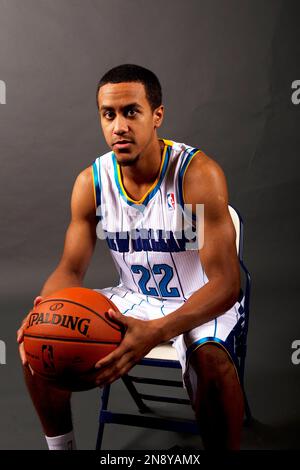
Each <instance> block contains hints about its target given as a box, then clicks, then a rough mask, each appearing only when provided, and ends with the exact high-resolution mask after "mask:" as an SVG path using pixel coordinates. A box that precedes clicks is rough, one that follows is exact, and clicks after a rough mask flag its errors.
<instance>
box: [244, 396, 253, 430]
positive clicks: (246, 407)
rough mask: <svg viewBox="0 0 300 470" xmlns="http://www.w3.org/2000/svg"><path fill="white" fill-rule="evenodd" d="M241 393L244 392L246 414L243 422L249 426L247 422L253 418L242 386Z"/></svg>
mask: <svg viewBox="0 0 300 470" xmlns="http://www.w3.org/2000/svg"><path fill="white" fill-rule="evenodd" d="M243 394H244V402H245V414H246V418H245V421H244V423H245V424H246V426H249V424H250V423H251V421H252V420H253V416H252V413H251V410H250V406H249V402H248V398H247V395H246V392H245V389H244V388H243Z"/></svg>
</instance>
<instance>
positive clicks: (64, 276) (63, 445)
mask: <svg viewBox="0 0 300 470" xmlns="http://www.w3.org/2000/svg"><path fill="white" fill-rule="evenodd" d="M97 103H98V109H99V117H100V123H101V127H102V131H103V134H104V137H105V140H106V143H107V145H108V147H109V148H110V151H109V152H108V153H105V154H104V155H101V156H100V157H98V158H96V159H95V161H93V162H92V163H91V165H90V166H89V167H87V168H86V169H84V170H83V171H82V172H81V173H80V174H79V175H78V177H77V178H76V181H75V183H74V188H73V192H72V197H71V222H70V225H69V227H68V229H67V232H66V238H65V245H64V251H63V255H62V258H61V260H60V261H59V264H58V266H57V268H56V269H55V270H54V272H53V273H52V274H51V275H50V277H49V278H48V280H47V281H46V283H45V284H44V286H43V289H42V291H41V293H40V295H39V296H38V297H37V298H36V299H35V304H37V303H38V302H39V301H40V300H41V298H43V297H44V296H47V295H50V294H51V293H52V292H54V291H56V290H58V289H61V288H65V287H71V286H82V285H83V279H84V276H85V273H86V270H87V268H88V265H89V262H90V259H91V257H92V254H93V250H94V247H95V243H96V240H97V235H98V237H99V238H106V240H107V243H108V246H109V249H110V250H111V254H112V256H113V259H114V261H115V264H116V267H117V269H118V271H119V275H120V281H119V284H118V286H115V287H107V288H103V289H95V290H99V291H100V292H102V293H103V294H105V295H106V296H107V297H109V298H110V299H112V301H113V302H114V304H115V305H116V306H117V308H118V310H117V311H113V310H110V316H111V319H112V320H114V321H115V322H117V323H121V324H123V325H124V326H125V327H126V334H125V336H124V339H123V341H122V342H121V344H120V346H119V347H118V348H117V349H116V350H115V351H114V352H112V353H111V354H109V355H108V356H107V357H105V358H103V359H102V360H100V361H99V362H98V363H97V364H96V365H95V374H93V376H92V378H91V380H93V383H94V384H95V385H96V386H104V385H105V384H109V383H112V382H113V381H115V380H117V379H118V378H119V377H121V376H122V375H123V374H126V373H127V372H128V371H129V370H130V369H131V368H132V367H133V366H134V365H135V364H136V363H138V362H139V360H140V359H141V358H143V357H144V356H145V355H146V354H147V353H148V352H149V351H150V350H151V349H152V348H153V347H155V346H156V345H158V344H159V343H161V342H166V341H169V340H171V342H172V345H173V346H174V347H175V348H176V351H177V354H178V359H179V360H180V362H181V365H182V375H183V383H184V386H185V387H186V389H187V392H188V394H189V396H190V400H191V405H192V407H193V410H194V412H195V416H196V419H197V421H198V422H199V424H200V425H201V430H202V440H203V444H204V447H205V449H239V448H240V444H241V430H242V423H243V416H244V399H243V393H242V388H241V385H240V382H239V374H238V364H237V360H236V355H235V350H234V345H235V336H236V335H238V334H239V332H240V331H241V328H242V325H243V298H242V292H241V290H240V271H239V262H238V258H237V253H236V246H235V229H234V226H233V223H232V220H231V216H230V213H229V211H228V193H227V185H226V179H225V176H224V173H223V171H222V169H221V168H220V166H219V165H218V164H217V163H216V162H215V161H214V160H213V159H212V158H210V157H209V156H207V155H206V154H205V153H204V152H203V151H201V150H199V149H197V148H193V147H191V146H190V145H187V144H184V143H179V142H175V141H172V140H168V139H162V138H158V135H157V129H158V128H159V127H160V126H161V124H162V121H163V116H164V106H163V105H162V94H161V87H160V83H159V81H158V79H157V77H156V76H155V75H154V74H153V73H152V72H151V71H149V70H147V69H145V68H143V67H140V66H136V65H130V64H125V65H121V66H118V67H115V68H113V69H111V70H110V71H108V72H107V73H106V74H105V75H104V76H103V77H102V79H101V80H100V82H99V86H98V90H97ZM186 204H188V205H189V208H188V207H187V208H186V206H185V205H186ZM198 206H200V208H201V207H204V216H203V217H202V221H201V220H200V227H198V228H196V234H197V233H200V232H201V227H202V229H203V231H204V243H203V244H201V243H198V245H197V246H198V248H195V245H194V244H193V243H192V242H191V243H189V242H190V241H191V240H190V239H189V237H186V236H185V235H186V233H187V230H185V228H184V229H183V230H182V227H185V226H184V225H182V221H183V220H184V221H185V222H186V221H189V223H190V227H196V222H197V223H198V219H199V217H197V214H198V209H197V208H198ZM200 212H201V211H200ZM202 214H203V211H202ZM200 219H201V217H200ZM198 225H199V223H198ZM194 233H195V232H194ZM182 235H184V236H182ZM190 238H191V237H190ZM196 238H197V239H198V241H199V236H198V237H196ZM25 322H26V319H25V320H24V321H23V324H22V326H21V328H20V329H19V330H18V342H19V344H20V355H21V359H22V363H23V365H24V374H25V379H26V383H27V386H28V389H29V392H30V395H31V398H32V400H33V403H34V406H35V408H36V411H37V413H38V415H39V417H40V420H41V424H42V426H43V429H44V432H45V435H46V440H47V443H48V446H49V448H50V449H67V448H73V449H74V448H76V447H75V439H74V434H73V425H72V418H71V407H70V395H71V393H69V392H68V391H61V390H56V389H54V388H51V386H50V385H49V384H48V383H47V384H46V383H45V382H44V381H43V380H42V379H41V378H39V377H37V376H36V374H32V372H31V370H30V368H29V366H28V363H27V362H26V358H25V354H24V347H23V329H24V325H25Z"/></svg>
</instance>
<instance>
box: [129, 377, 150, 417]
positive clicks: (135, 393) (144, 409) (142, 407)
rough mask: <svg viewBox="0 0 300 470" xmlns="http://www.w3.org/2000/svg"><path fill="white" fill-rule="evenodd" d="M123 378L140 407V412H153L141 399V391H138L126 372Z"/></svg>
mask: <svg viewBox="0 0 300 470" xmlns="http://www.w3.org/2000/svg"><path fill="white" fill-rule="evenodd" d="M122 380H123V382H124V384H125V386H126V388H127V390H128V392H129V393H130V395H131V396H132V398H133V400H134V402H135V404H136V406H137V407H138V409H139V412H140V413H149V412H151V409H150V408H149V407H148V406H147V405H145V403H144V402H143V400H142V399H141V397H140V395H139V392H138V391H137V389H136V388H135V386H134V385H133V382H132V380H131V378H130V376H129V375H127V374H125V375H123V377H122Z"/></svg>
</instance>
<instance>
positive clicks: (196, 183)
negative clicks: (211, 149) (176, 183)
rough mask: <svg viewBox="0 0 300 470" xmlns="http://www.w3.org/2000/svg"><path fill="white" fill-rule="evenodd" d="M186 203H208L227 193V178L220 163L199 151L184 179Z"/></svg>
mask: <svg viewBox="0 0 300 470" xmlns="http://www.w3.org/2000/svg"><path fill="white" fill-rule="evenodd" d="M183 184H184V191H185V194H186V202H188V203H189V202H194V201H195V200H197V199H198V200H199V198H200V199H201V200H203V201H204V200H205V201H207V200H208V199H210V198H211V197H212V198H214V197H219V196H220V197H221V195H223V194H226V192H227V189H226V187H227V183H226V177H225V174H224V171H223V169H222V168H221V166H220V165H219V163H218V162H217V161H216V160H215V159H214V158H212V157H211V156H208V155H207V154H206V153H204V152H202V151H199V152H197V153H196V154H195V155H194V157H193V158H192V160H191V162H190V164H189V166H188V168H187V171H186V173H185V177H184V183H183Z"/></svg>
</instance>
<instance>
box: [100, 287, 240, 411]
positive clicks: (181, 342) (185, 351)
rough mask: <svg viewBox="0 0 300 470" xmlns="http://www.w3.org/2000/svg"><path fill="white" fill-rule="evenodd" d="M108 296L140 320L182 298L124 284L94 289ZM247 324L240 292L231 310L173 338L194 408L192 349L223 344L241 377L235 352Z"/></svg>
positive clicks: (172, 307)
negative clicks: (163, 297)
mask: <svg viewBox="0 0 300 470" xmlns="http://www.w3.org/2000/svg"><path fill="white" fill-rule="evenodd" d="M93 290H95V291H97V292H101V293H102V294H103V295H105V296H106V297H108V298H109V299H110V300H111V301H112V302H113V303H114V304H115V305H116V307H117V308H118V309H119V311H120V312H121V313H123V315H128V316H131V317H134V318H138V319H140V320H155V319H157V318H161V317H162V316H165V315H168V314H169V313H171V312H173V311H174V310H176V309H178V308H179V307H180V306H181V305H182V304H183V302H182V301H178V300H174V299H171V300H160V299H157V298H155V297H151V296H146V295H144V294H140V293H137V292H134V291H132V290H130V289H127V288H125V287H124V286H116V287H106V288H104V289H93ZM244 324H245V314H244V298H243V297H242V295H241V296H240V299H239V301H237V302H236V303H235V304H234V305H233V307H231V309H230V310H228V311H227V312H225V313H224V314H222V315H220V316H218V317H217V318H215V319H214V320H211V321H209V322H207V323H204V324H203V325H201V326H198V327H196V328H193V329H191V330H190V331H188V332H185V333H184V334H180V335H178V336H176V337H174V338H172V339H171V340H170V341H171V343H172V346H173V347H174V348H175V349H176V351H177V357H178V360H179V362H180V364H181V367H182V379H183V386H184V388H185V389H187V391H188V393H189V396H190V399H191V405H192V407H193V408H194V402H195V394H196V390H197V376H196V372H195V370H194V368H193V366H192V365H191V364H190V361H189V359H190V357H191V353H192V352H193V351H195V350H196V349H198V348H199V347H200V346H202V345H203V344H206V343H215V344H218V345H219V346H221V347H222V348H223V349H224V350H225V351H226V352H227V354H228V356H229V358H230V359H231V361H232V362H233V364H234V366H235V370H236V372H237V376H238V378H239V362H238V358H237V355H236V345H237V343H238V338H239V336H240V335H241V333H242V331H243V328H244Z"/></svg>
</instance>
